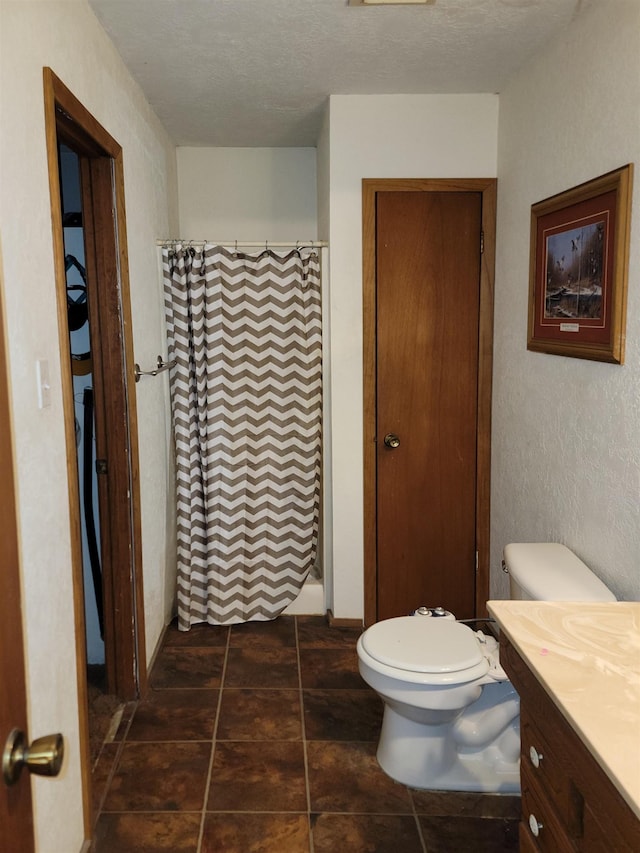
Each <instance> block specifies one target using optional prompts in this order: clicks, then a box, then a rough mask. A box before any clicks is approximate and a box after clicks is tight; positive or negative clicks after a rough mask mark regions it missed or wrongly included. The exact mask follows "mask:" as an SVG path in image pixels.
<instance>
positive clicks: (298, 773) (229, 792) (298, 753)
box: [207, 741, 307, 812]
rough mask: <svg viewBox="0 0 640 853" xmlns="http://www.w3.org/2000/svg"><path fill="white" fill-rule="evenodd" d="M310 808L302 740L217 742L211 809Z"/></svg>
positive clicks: (283, 809)
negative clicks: (297, 741) (308, 806)
mask: <svg viewBox="0 0 640 853" xmlns="http://www.w3.org/2000/svg"><path fill="white" fill-rule="evenodd" d="M235 810H242V811H249V812H250V811H264V812H302V811H304V812H306V810H307V793H306V782H305V772H304V750H303V745H302V743H301V742H300V743H296V742H293V741H290V742H283V741H225V742H218V743H216V748H215V754H214V757H213V766H212V769H211V785H210V788H209V801H208V803H207V811H223V812H227V811H235Z"/></svg>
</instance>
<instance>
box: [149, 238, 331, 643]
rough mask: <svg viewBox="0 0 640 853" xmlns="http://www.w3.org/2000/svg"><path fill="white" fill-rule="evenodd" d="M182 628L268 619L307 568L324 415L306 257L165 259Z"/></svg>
mask: <svg viewBox="0 0 640 853" xmlns="http://www.w3.org/2000/svg"><path fill="white" fill-rule="evenodd" d="M162 260H163V276H164V292H165V319H166V326H167V338H168V348H169V358H170V359H172V360H173V359H175V362H176V366H175V368H174V370H173V371H172V372H171V382H170V388H171V405H172V414H173V426H174V437H175V447H176V479H177V540H178V542H177V544H178V591H177V598H178V627H179V628H180V629H181V630H188V629H189V627H190V626H191V625H193V624H194V623H196V622H208V623H210V624H214V625H230V624H234V623H238V622H245V621H249V620H269V619H274V618H275V617H276V616H278V614H279V613H281V612H282V611H283V610H284V608H285V607H286V606H287V605H288V604H289V603H290V602H292V601H293V600H294V599H295V598H296V596H297V594H298V592H299V591H300V588H301V586H302V584H303V583H304V580H305V578H306V576H307V574H308V573H309V571H310V569H311V568H312V567H313V565H314V562H315V557H316V551H317V542H318V516H319V507H320V453H321V413H322V404H321V403H322V401H321V393H322V329H321V308H320V266H319V261H318V257H317V254H316V252H315V251H313V250H302V249H300V250H298V249H296V250H294V251H290V252H288V253H286V254H276V253H275V252H273V251H271V250H267V249H265V251H263V252H260V253H259V254H246V253H243V252H238V251H231V250H227V249H225V248H223V247H220V246H215V245H212V244H205V246H203V247H202V248H197V249H196V248H194V247H191V246H189V245H183V244H177V245H175V246H173V247H167V248H164V249H163V252H162Z"/></svg>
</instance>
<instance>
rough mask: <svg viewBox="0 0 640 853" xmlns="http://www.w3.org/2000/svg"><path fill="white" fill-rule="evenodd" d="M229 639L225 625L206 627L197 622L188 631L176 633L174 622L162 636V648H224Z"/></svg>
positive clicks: (176, 627)
mask: <svg viewBox="0 0 640 853" xmlns="http://www.w3.org/2000/svg"><path fill="white" fill-rule="evenodd" d="M228 639H229V628H228V626H227V625H207V623H206V622H199V623H198V624H196V625H192V626H191V628H190V629H189V630H188V631H178V622H177V620H174V621H173V622H172V623H171V624H170V625H169V627H168V628H167V630H166V633H165V635H164V642H163V645H164V646H183V647H184V646H192V647H193V646H208V647H220V646H222V647H225V646H226V645H227V640H228Z"/></svg>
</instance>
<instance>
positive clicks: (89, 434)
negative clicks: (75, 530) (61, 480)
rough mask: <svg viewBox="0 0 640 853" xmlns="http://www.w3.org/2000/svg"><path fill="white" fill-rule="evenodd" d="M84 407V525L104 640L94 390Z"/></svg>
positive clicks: (90, 390)
mask: <svg viewBox="0 0 640 853" xmlns="http://www.w3.org/2000/svg"><path fill="white" fill-rule="evenodd" d="M82 403H83V405H84V447H83V455H82V460H83V472H82V473H83V478H82V479H83V483H82V491H83V505H84V525H85V530H86V532H87V546H88V548H89V562H90V563H91V576H92V578H93V589H94V592H95V596H96V609H97V611H98V624H99V625H100V637H102V638H103V639H104V606H103V603H102V570H101V568H100V552H99V551H98V542H97V539H96V523H95V518H94V514H93V388H85V389H84V394H83V395H82Z"/></svg>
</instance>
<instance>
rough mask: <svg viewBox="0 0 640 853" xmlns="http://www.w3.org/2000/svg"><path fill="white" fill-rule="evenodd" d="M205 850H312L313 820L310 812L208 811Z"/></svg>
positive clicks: (286, 852) (214, 852)
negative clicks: (253, 812) (310, 827)
mask: <svg viewBox="0 0 640 853" xmlns="http://www.w3.org/2000/svg"><path fill="white" fill-rule="evenodd" d="M202 853H309V820H308V818H307V815H306V814H208V815H207V816H206V818H205V824H204V835H203V838H202ZM352 853H355V851H352Z"/></svg>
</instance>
